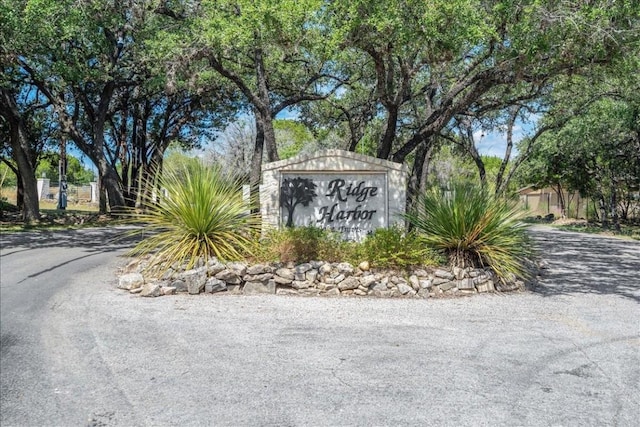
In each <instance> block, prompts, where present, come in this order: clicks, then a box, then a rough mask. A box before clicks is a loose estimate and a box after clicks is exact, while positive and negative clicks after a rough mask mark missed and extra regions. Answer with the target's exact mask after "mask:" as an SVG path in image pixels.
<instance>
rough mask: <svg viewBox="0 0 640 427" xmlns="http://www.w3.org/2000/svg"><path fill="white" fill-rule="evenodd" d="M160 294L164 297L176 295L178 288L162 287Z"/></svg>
mask: <svg viewBox="0 0 640 427" xmlns="http://www.w3.org/2000/svg"><path fill="white" fill-rule="evenodd" d="M160 292H161V293H162V295H174V294H175V293H176V288H174V287H173V286H161V287H160Z"/></svg>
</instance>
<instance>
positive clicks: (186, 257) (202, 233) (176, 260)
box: [131, 160, 259, 272]
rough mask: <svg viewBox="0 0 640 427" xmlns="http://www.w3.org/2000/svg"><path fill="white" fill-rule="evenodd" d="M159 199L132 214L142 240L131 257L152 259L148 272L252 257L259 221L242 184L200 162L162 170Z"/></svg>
mask: <svg viewBox="0 0 640 427" xmlns="http://www.w3.org/2000/svg"><path fill="white" fill-rule="evenodd" d="M159 187H160V188H162V189H163V190H164V192H163V195H162V197H160V198H159V200H156V201H152V202H149V203H148V207H147V208H146V209H145V210H144V211H143V212H141V213H137V214H135V215H134V219H135V221H136V222H139V223H142V224H143V236H145V237H144V238H143V240H142V241H140V243H138V244H137V245H136V246H135V248H134V249H133V250H132V251H131V255H148V254H150V255H151V262H150V266H149V270H151V271H153V272H158V270H167V269H168V268H169V267H170V266H172V265H180V266H184V267H185V268H192V267H193V266H194V265H195V263H196V262H197V261H198V260H199V259H203V260H204V261H205V262H206V261H207V260H208V259H210V258H211V257H217V258H219V259H221V260H238V259H242V258H244V257H245V256H246V255H248V254H251V252H252V249H253V248H254V245H255V243H254V242H255V241H256V239H257V237H256V236H257V235H258V229H259V222H258V219H257V217H256V216H255V215H253V214H251V213H249V211H250V207H249V206H248V205H247V203H246V202H245V201H244V200H243V198H242V187H241V184H240V182H239V181H238V180H237V179H235V178H233V177H230V176H228V175H225V174H223V173H222V172H221V171H220V169H219V168H216V167H209V166H205V165H203V164H202V162H200V161H198V160H194V161H192V162H189V163H187V164H186V165H184V166H182V167H180V168H176V169H174V170H168V171H166V172H164V174H163V176H162V177H161V178H160V182H159Z"/></svg>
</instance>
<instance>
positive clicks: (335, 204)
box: [260, 150, 407, 240]
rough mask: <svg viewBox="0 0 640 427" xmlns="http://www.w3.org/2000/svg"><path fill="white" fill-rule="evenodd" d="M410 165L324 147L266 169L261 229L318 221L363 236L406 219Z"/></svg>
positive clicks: (349, 236)
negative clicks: (408, 167) (408, 166)
mask: <svg viewBox="0 0 640 427" xmlns="http://www.w3.org/2000/svg"><path fill="white" fill-rule="evenodd" d="M406 185H407V170H406V167H405V166H404V165H402V164H399V163H394V162H390V161H387V160H381V159H377V158H374V157H369V156H364V155H362V154H357V153H352V152H350V151H342V150H322V151H317V152H314V153H312V154H304V155H299V156H296V157H292V158H290V159H287V160H281V161H278V162H272V163H268V164H266V165H264V167H263V169H262V185H261V186H260V206H261V213H262V226H263V230H265V229H267V228H269V227H283V226H286V227H291V226H308V225H312V226H316V227H320V228H325V229H331V230H334V231H337V232H340V233H342V235H343V236H344V238H345V239H349V240H362V239H364V237H366V236H367V234H369V233H371V232H373V230H375V229H376V228H380V227H389V226H391V225H393V224H396V223H399V224H403V220H402V217H401V214H403V213H404V211H405V203H406Z"/></svg>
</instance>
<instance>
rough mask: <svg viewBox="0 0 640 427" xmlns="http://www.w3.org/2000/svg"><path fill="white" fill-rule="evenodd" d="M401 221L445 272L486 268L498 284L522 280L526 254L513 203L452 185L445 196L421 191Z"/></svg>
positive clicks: (476, 188)
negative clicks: (439, 257)
mask: <svg viewBox="0 0 640 427" xmlns="http://www.w3.org/2000/svg"><path fill="white" fill-rule="evenodd" d="M405 217H406V219H407V220H408V221H410V223H411V224H412V225H413V226H414V227H415V228H416V229H417V230H418V231H419V232H420V233H421V234H422V235H423V239H424V241H425V243H426V244H428V245H430V246H432V247H434V248H436V249H439V250H442V251H443V252H444V253H445V254H446V255H447V256H448V258H449V263H450V264H451V266H455V267H461V268H465V267H472V268H479V267H490V268H491V269H492V270H493V271H494V272H495V273H496V275H497V276H498V277H499V278H500V279H501V280H503V281H505V280H510V279H512V278H513V276H517V277H521V278H523V277H526V276H527V267H526V266H527V262H528V260H529V259H530V257H531V255H532V252H531V249H530V248H531V246H530V243H529V241H528V237H527V234H526V231H525V227H526V225H525V224H524V223H522V222H521V221H520V219H521V218H522V217H523V212H522V211H521V210H519V209H518V207H517V206H516V202H515V201H512V200H508V199H506V198H503V197H499V196H496V195H494V194H493V193H491V192H490V191H488V190H487V189H486V188H482V187H480V186H477V185H471V184H456V185H454V187H453V188H452V190H451V191H443V190H439V189H433V190H431V191H427V192H426V193H425V194H423V195H421V196H420V197H419V199H418V203H417V209H416V210H415V211H414V212H412V213H409V214H407V215H406V216H405Z"/></svg>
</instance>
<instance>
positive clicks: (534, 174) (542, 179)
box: [521, 55, 640, 228]
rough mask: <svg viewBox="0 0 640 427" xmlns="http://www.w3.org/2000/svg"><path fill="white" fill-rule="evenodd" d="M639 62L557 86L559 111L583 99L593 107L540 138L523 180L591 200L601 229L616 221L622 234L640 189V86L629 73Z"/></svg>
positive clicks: (621, 64)
mask: <svg viewBox="0 0 640 427" xmlns="http://www.w3.org/2000/svg"><path fill="white" fill-rule="evenodd" d="M637 58H638V56H637V55H636V56H632V57H629V58H627V59H625V60H624V61H621V62H618V63H616V64H615V67H614V68H613V69H612V70H611V72H610V73H607V74H600V73H594V74H593V75H591V76H588V78H587V77H585V78H572V79H571V80H567V81H566V82H564V85H562V86H559V87H558V89H557V91H556V94H555V96H556V105H557V107H556V108H566V105H567V104H571V105H575V104H580V103H581V102H580V98H584V99H587V100H589V102H584V101H583V102H582V104H583V108H581V109H579V110H576V111H574V112H573V114H572V115H571V119H570V120H568V121H567V123H566V125H565V126H564V127H562V128H561V129H557V130H554V131H552V132H549V133H547V134H546V135H544V136H543V137H541V138H540V142H539V144H538V145H536V146H535V147H534V148H533V149H532V150H531V153H530V156H529V158H528V159H527V160H526V161H525V164H524V168H523V171H522V174H521V177H522V178H524V179H525V180H526V181H525V182H528V183H532V184H535V185H536V186H546V185H550V186H553V187H554V188H555V189H556V192H558V193H559V194H560V193H561V192H562V189H563V188H566V189H569V190H576V191H579V192H580V193H581V194H582V195H583V196H588V197H590V198H592V199H593V200H594V201H596V202H597V203H598V206H599V211H600V219H601V221H602V225H603V227H607V226H609V224H610V221H613V225H614V227H616V228H619V220H620V218H624V217H625V216H627V214H628V208H629V206H631V202H632V199H633V195H634V194H636V193H637V192H638V190H639V189H640V98H639V97H638V92H639V91H640V80H639V79H638V77H637V73H633V72H630V71H631V70H633V69H637V66H638V59H637ZM576 98H577V99H576ZM543 120H544V118H543ZM561 202H562V200H561ZM621 202H622V203H621Z"/></svg>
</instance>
